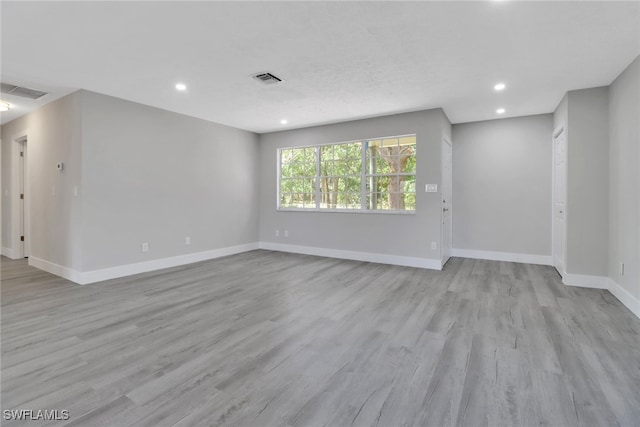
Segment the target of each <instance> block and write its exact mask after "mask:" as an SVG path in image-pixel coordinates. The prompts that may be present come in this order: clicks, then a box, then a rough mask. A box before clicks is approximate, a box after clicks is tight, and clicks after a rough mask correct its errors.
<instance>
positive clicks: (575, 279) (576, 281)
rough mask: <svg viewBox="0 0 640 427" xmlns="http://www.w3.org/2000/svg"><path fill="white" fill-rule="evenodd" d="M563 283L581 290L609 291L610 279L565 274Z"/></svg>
mask: <svg viewBox="0 0 640 427" xmlns="http://www.w3.org/2000/svg"><path fill="white" fill-rule="evenodd" d="M562 283H564V284H565V285H567V286H577V287H579V288H592V289H609V278H608V277H603V276H589V275H586V274H571V273H565V274H563V275H562Z"/></svg>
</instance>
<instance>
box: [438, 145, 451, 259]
mask: <svg viewBox="0 0 640 427" xmlns="http://www.w3.org/2000/svg"><path fill="white" fill-rule="evenodd" d="M452 187H453V153H452V147H451V143H450V142H449V141H447V140H446V139H443V140H442V180H441V184H440V190H441V194H442V240H441V242H442V243H441V252H440V254H441V259H442V265H444V264H445V263H446V262H447V261H448V260H449V258H450V257H451V206H452V203H451V199H452V196H451V195H452V193H453V188H452Z"/></svg>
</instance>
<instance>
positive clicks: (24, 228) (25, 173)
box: [16, 136, 30, 258]
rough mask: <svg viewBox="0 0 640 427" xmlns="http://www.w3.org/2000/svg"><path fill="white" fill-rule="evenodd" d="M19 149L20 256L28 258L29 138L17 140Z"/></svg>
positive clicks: (24, 137)
mask: <svg viewBox="0 0 640 427" xmlns="http://www.w3.org/2000/svg"><path fill="white" fill-rule="evenodd" d="M16 143H17V148H18V156H19V157H18V223H19V224H18V232H19V237H18V238H19V245H18V252H19V253H18V255H19V256H20V257H21V258H28V257H29V255H30V247H29V237H30V233H29V202H28V200H29V199H28V195H29V194H28V192H29V170H28V168H29V162H28V161H27V137H26V136H23V137H21V138H19V139H17V140H16Z"/></svg>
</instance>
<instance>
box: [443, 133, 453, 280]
mask: <svg viewBox="0 0 640 427" xmlns="http://www.w3.org/2000/svg"><path fill="white" fill-rule="evenodd" d="M444 144H446V145H448V146H449V147H450V148H451V168H450V170H449V172H450V174H451V179H450V182H449V186H450V187H449V191H450V192H451V194H450V195H449V196H450V197H449V251H448V252H449V256H448V257H447V258H446V259H445V253H444V245H443V243H444V233H445V230H444V227H443V225H442V223H443V219H444V211H443V210H442V209H444V206H443V205H444V200H445V198H444V191H443V190H444V186H443V185H442V183H443V182H444V173H443V168H442V165H443V164H444ZM452 248H453V144H452V143H451V142H450V141H449V139H448V138H446V137H443V138H442V142H441V145H440V262H441V264H442V266H443V267H444V265H445V264H446V263H447V261H449V258H451V250H452Z"/></svg>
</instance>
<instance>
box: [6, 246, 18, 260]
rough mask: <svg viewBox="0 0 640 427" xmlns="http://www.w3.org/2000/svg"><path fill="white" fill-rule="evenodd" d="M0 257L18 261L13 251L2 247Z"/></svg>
mask: <svg viewBox="0 0 640 427" xmlns="http://www.w3.org/2000/svg"><path fill="white" fill-rule="evenodd" d="M2 255H4V256H6V257H7V258H10V259H20V257H19V256H16V255H15V253H14V251H13V249H11V248H5V247H4V246H3V247H2Z"/></svg>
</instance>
